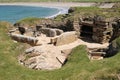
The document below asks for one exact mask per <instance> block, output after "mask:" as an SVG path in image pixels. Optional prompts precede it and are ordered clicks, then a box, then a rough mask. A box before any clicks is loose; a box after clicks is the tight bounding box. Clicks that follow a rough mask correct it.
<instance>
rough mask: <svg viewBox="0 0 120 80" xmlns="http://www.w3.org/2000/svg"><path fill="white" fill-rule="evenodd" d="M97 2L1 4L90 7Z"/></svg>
mask: <svg viewBox="0 0 120 80" xmlns="http://www.w3.org/2000/svg"><path fill="white" fill-rule="evenodd" d="M94 4H95V3H75V2H38V3H34V2H28V3H27V2H17V3H0V5H21V6H36V7H39V6H43V7H67V8H68V7H77V6H79V7H89V6H93V5H94Z"/></svg>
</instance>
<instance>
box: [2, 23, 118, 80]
mask: <svg viewBox="0 0 120 80" xmlns="http://www.w3.org/2000/svg"><path fill="white" fill-rule="evenodd" d="M6 26H8V27H9V26H10V25H9V24H8V23H6V22H2V23H1V22H0V80H118V77H119V74H120V65H119V64H120V62H119V58H120V53H119V52H118V54H117V55H115V56H113V57H111V58H106V59H104V60H100V61H90V60H89V59H88V57H87V52H86V47H85V46H78V47H76V48H75V49H74V50H73V51H72V53H71V55H70V56H69V58H68V62H67V63H66V64H65V65H64V66H63V67H62V68H61V69H58V70H53V71H40V70H39V71H36V70H31V69H28V68H26V67H24V66H22V65H20V64H19V63H18V61H17V56H18V54H20V53H22V52H23V51H24V45H22V44H18V43H14V42H13V41H12V40H11V39H10V37H9V36H8V34H7V29H8V28H7V27H6ZM118 43H120V41H119V39H117V44H118ZM118 46H119V45H118Z"/></svg>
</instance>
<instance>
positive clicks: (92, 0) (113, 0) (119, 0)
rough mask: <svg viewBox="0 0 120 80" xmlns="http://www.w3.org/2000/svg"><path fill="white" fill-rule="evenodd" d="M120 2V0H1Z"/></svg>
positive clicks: (22, 0) (16, 0) (6, 0)
mask: <svg viewBox="0 0 120 80" xmlns="http://www.w3.org/2000/svg"><path fill="white" fill-rule="evenodd" d="M58 1H60V2H120V0H0V2H58Z"/></svg>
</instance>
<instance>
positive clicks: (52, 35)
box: [10, 16, 120, 70]
mask: <svg viewBox="0 0 120 80" xmlns="http://www.w3.org/2000/svg"><path fill="white" fill-rule="evenodd" d="M70 22H71V21H70ZM67 24H68V23H67ZM70 24H71V23H70ZM52 25H54V24H52ZM52 25H50V24H49V26H52ZM62 27H63V26H62ZM72 27H73V28H70V31H68V29H67V32H65V30H62V29H61V28H60V27H58V28H57V27H55V28H50V27H49V28H48V27H44V26H36V28H34V29H29V28H27V29H24V33H22V34H21V30H22V29H21V30H20V27H19V28H18V29H15V30H13V31H11V32H10V36H11V38H12V39H13V40H16V41H18V42H23V43H28V44H30V45H31V46H32V47H31V48H29V49H27V50H26V51H25V53H24V54H21V55H20V56H19V58H18V59H19V62H20V63H21V64H23V65H25V66H27V67H29V68H32V69H37V70H39V69H47V70H52V69H59V68H61V67H62V66H63V65H64V64H65V62H66V60H67V57H68V55H69V54H70V53H71V51H72V49H73V48H74V47H76V46H78V45H87V51H88V57H89V59H92V60H94V59H95V60H96V59H97V60H99V59H103V57H105V55H106V54H107V53H106V51H107V49H108V46H109V45H108V44H107V45H106V43H109V42H110V41H112V40H113V39H115V38H116V37H118V36H119V34H120V33H119V32H120V31H119V30H120V29H119V28H120V19H115V20H110V19H108V20H106V19H105V18H103V17H100V16H95V17H85V18H75V19H74V21H73V23H72ZM22 28H24V27H22ZM71 29H73V30H72V31H71ZM81 39H82V40H86V39H88V40H92V42H89V41H88V42H86V41H82V40H81ZM95 42H97V43H95ZM98 43H99V44H98ZM92 45H93V46H92ZM94 45H97V46H94ZM104 45H105V46H104Z"/></svg>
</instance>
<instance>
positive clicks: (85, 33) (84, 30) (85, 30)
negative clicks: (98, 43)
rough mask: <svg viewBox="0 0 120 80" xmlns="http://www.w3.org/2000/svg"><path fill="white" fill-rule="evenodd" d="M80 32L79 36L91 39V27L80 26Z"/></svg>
mask: <svg viewBox="0 0 120 80" xmlns="http://www.w3.org/2000/svg"><path fill="white" fill-rule="evenodd" d="M80 31H81V34H80V36H81V37H83V38H92V35H93V27H92V26H87V25H82V26H81V30H80Z"/></svg>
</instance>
